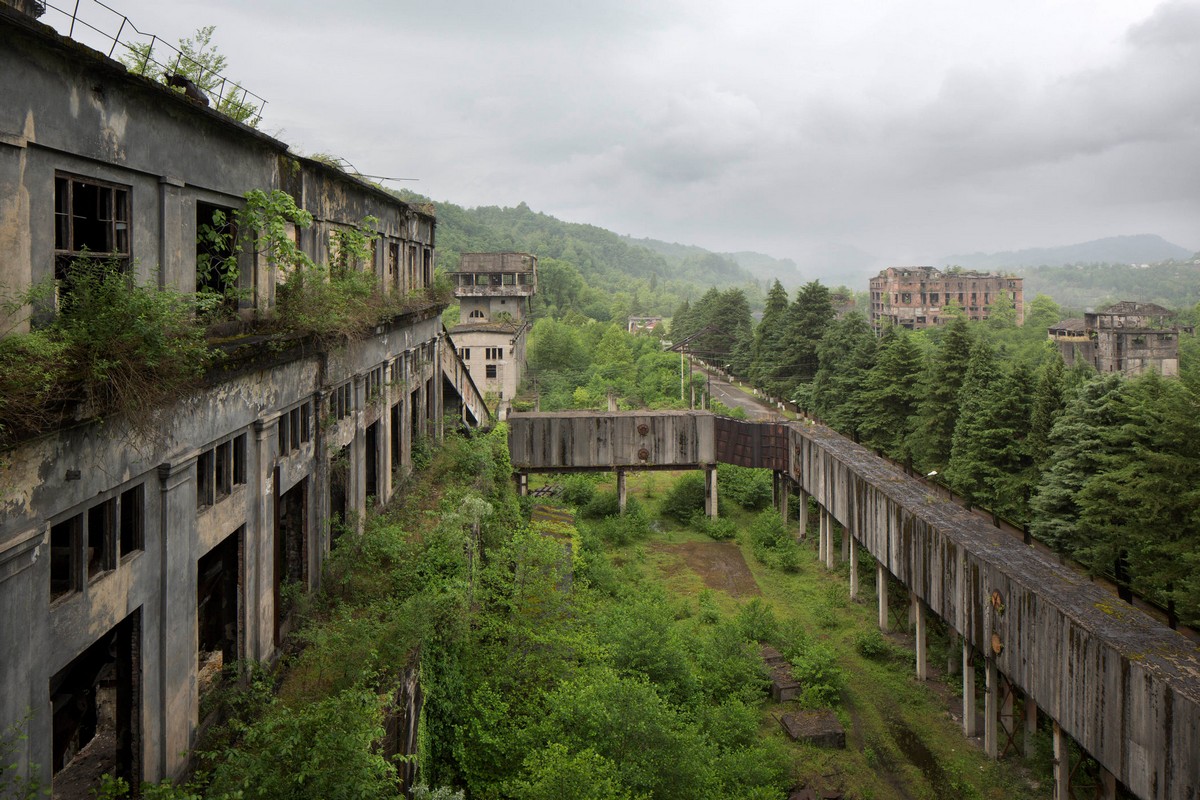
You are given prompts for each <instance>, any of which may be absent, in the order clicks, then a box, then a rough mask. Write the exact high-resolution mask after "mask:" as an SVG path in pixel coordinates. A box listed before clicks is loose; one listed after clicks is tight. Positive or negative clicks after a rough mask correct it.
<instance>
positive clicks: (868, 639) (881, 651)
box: [854, 628, 891, 659]
mask: <svg viewBox="0 0 1200 800" xmlns="http://www.w3.org/2000/svg"><path fill="white" fill-rule="evenodd" d="M854 649H855V650H857V651H858V654H859V655H860V656H862V657H864V658H872V659H881V658H884V657H885V656H887V655H888V653H889V652H891V648H890V647H888V643H887V640H886V639H884V638H883V634H882V633H880V632H879V630H878V629H876V628H871V629H869V630H865V631H860V632H859V633H857V634H855V636H854Z"/></svg>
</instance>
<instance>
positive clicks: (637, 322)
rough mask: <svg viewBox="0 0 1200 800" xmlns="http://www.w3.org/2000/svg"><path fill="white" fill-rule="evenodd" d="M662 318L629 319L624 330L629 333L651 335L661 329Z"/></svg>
mask: <svg viewBox="0 0 1200 800" xmlns="http://www.w3.org/2000/svg"><path fill="white" fill-rule="evenodd" d="M662 324H663V318H662V317H629V319H628V321H627V322H626V325H625V330H626V331H627V332H629V333H653V332H654V331H656V330H658V329H659V328H661V327H662Z"/></svg>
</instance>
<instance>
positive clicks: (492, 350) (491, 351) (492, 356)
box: [484, 347, 504, 361]
mask: <svg viewBox="0 0 1200 800" xmlns="http://www.w3.org/2000/svg"><path fill="white" fill-rule="evenodd" d="M484 358H486V359H487V360H488V361H500V360H501V359H503V358H504V348H503V347H489V348H487V349H486V351H485V353H484Z"/></svg>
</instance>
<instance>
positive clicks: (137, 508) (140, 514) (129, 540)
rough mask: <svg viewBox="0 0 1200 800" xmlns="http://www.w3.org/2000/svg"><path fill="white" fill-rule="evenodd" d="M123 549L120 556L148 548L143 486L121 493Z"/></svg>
mask: <svg viewBox="0 0 1200 800" xmlns="http://www.w3.org/2000/svg"><path fill="white" fill-rule="evenodd" d="M120 506H121V525H120V528H121V542H120V544H121V549H120V552H119V556H120V557H122V558H124V557H125V556H127V555H129V554H130V553H133V552H136V551H138V550H141V549H143V548H144V547H145V546H146V530H145V526H146V496H145V490H144V489H143V487H142V485H141V484H138V485H137V486H134V487H133V488H132V489H128V490H126V491H124V492H122V493H121V503H120Z"/></svg>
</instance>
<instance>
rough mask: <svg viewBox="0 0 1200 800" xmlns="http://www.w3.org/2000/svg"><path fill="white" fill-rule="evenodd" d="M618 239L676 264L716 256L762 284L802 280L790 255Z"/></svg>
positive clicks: (797, 284)
mask: <svg viewBox="0 0 1200 800" xmlns="http://www.w3.org/2000/svg"><path fill="white" fill-rule="evenodd" d="M621 238H622V239H623V240H624V241H626V242H628V243H629V244H631V245H635V246H637V247H644V248H646V249H647V250H651V251H653V252H655V253H658V254H659V255H661V256H662V257H663V258H665V259H667V260H668V261H669V262H671V263H679V262H682V261H684V260H685V259H706V258H711V257H712V256H714V255H715V256H716V257H717V258H720V259H722V260H724V261H725V262H726V263H728V264H729V266H730V267H731V268H732V269H735V270H738V269H740V270H741V271H745V272H747V273H749V275H750V276H752V277H753V278H754V279H755V280H758V281H759V282H760V283H764V284H765V285H770V283H771V282H772V281H774V280H775V279H777V278H778V279H779V281H780V283H782V284H783V285H784V286H787V287H795V286H799V285H800V284H801V283H803V282H804V277H803V276H802V275H801V273H800V267H798V266H796V262H795V261H793V260H792V259H790V258H775V257H773V256H769V255H766V254H765V253H755V252H753V251H750V250H743V251H740V252H737V253H713V252H712V251H709V250H705V249H704V248H703V247H697V246H696V245H692V244H678V243H675V242H663V241H660V240H658V239H635V238H633V237H631V236H622V237H621Z"/></svg>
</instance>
